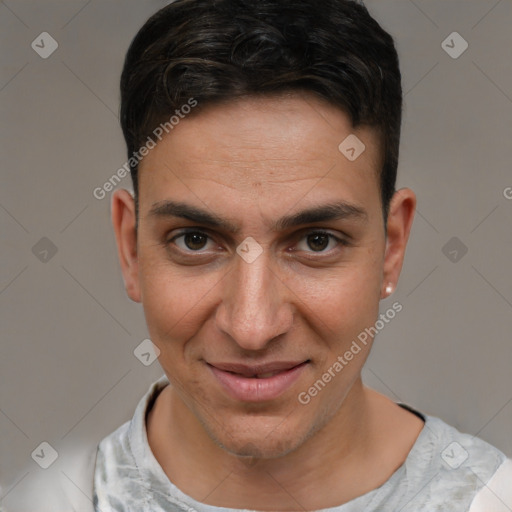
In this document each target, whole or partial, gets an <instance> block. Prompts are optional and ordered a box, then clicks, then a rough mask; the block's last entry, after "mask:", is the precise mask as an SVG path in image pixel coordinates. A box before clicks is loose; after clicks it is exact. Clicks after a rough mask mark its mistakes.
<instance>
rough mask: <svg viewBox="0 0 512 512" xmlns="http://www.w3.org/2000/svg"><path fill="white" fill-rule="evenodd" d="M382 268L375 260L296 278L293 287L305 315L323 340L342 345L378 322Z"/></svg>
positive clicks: (369, 259) (291, 286) (371, 259)
mask: <svg viewBox="0 0 512 512" xmlns="http://www.w3.org/2000/svg"><path fill="white" fill-rule="evenodd" d="M380 275H381V267H380V266H379V262H378V261H376V258H370V257H369V258H368V259H367V260H366V261H363V262H362V263H360V264H357V265H356V264H354V265H347V266H346V267H339V268H337V269H333V270H332V272H325V273H323V274H322V273H320V272H318V273H317V274H316V275H315V276H314V278H312V277H311V276H300V277H298V278H297V277H296V278H295V279H294V281H293V284H291V285H290V288H291V289H292V290H293V292H294V294H295V296H296V297H299V298H300V301H299V302H298V303H297V304H298V306H299V308H301V311H302V315H303V316H306V317H308V318H310V319H311V321H312V323H314V324H316V326H317V327H316V329H318V330H319V332H323V333H324V336H322V337H324V339H330V340H333V343H337V344H343V343H346V342H347V340H348V339H349V338H350V339H351V337H353V336H357V334H359V332H360V331H361V330H364V328H365V327H367V326H368V325H371V324H373V323H374V322H375V318H376V317H377V315H378V310H379V300H380Z"/></svg>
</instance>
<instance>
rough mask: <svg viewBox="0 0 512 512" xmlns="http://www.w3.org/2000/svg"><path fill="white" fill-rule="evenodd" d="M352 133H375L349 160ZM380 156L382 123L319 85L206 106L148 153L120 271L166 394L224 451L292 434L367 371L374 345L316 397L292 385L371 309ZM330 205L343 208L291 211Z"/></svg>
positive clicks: (318, 365) (321, 367)
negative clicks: (341, 104)
mask: <svg viewBox="0 0 512 512" xmlns="http://www.w3.org/2000/svg"><path fill="white" fill-rule="evenodd" d="M350 134H355V135H356V136H357V137H358V138H359V139H360V140H361V141H362V142H363V143H364V144H365V146H366V149H365V151H364V152H363V153H362V154H361V155H360V156H359V157H358V158H357V159H356V160H355V161H350V160H349V159H348V158H347V157H346V156H344V154H342V152H340V150H339V149H338V146H339V145H340V143H341V142H342V141H343V140H344V139H345V138H346V137H347V136H348V135H350ZM380 165H381V156H380V153H379V141H378V138H377V135H376V134H375V133H374V131H373V130H371V129H368V128H359V129H353V128H352V127H351V123H350V121H349V119H348V117H347V116H346V115H345V114H343V113H342V112H341V111H339V110H337V109H335V108H333V107H332V106H329V105H327V104H326V103H323V102H321V101H320V100H317V99H315V98H313V97H311V96H303V97H299V96H294V97H287V98H285V97H279V98H277V97H276V98H265V99H258V100H257V99H244V100H241V101H238V102H233V103H230V104H227V105H222V106H215V107H209V108H207V109H205V110H203V111H202V112H200V113H199V114H198V115H196V116H194V117H190V118H185V119H184V120H182V121H180V123H179V125H178V126H176V127H175V128H174V130H173V131H172V132H171V133H170V134H169V135H168V136H167V137H166V138H164V139H163V140H162V141H161V142H159V143H158V144H157V146H156V148H155V149H153V150H152V151H151V152H150V153H149V155H148V156H146V157H145V158H144V160H143V162H142V164H141V167H140V173H139V191H140V196H139V227H138V233H137V258H136V261H135V262H134V263H133V265H132V266H131V270H130V271H128V270H125V279H127V281H128V288H129V290H130V295H131V297H132V298H133V299H135V300H141V301H142V304H143V307H144V311H145V316H146V321H147V325H148V329H149V333H150V336H151V339H152V341H153V343H154V344H155V345H156V346H157V347H158V348H159V349H160V357H159V361H160V364H161V365H162V367H163V369H164V371H165V373H166V374H167V376H168V378H169V380H170V381H171V384H172V385H173V393H175V396H176V397H178V401H179V402H180V403H181V404H182V405H183V404H186V407H184V410H186V411H191V412H192V413H193V417H194V418H195V420H196V421H197V424H198V425H202V427H203V428H204V429H205V430H206V432H207V433H208V434H209V436H210V438H211V439H213V440H214V441H215V442H216V443H217V444H220V445H222V446H223V447H224V448H226V449H227V450H228V451H231V452H233V453H238V454H246V455H254V453H255V452H256V453H259V454H261V455H263V456H266V457H275V456H279V455H283V454H285V453H287V452H289V451H291V450H293V449H295V448H297V447H299V446H300V445H301V444H302V443H303V442H305V440H307V439H308V438H310V437H311V436H312V434H313V433H315V432H317V431H318V430H319V429H320V428H321V427H323V426H324V425H325V424H326V423H327V422H328V421H329V420H330V419H332V418H333V417H335V416H336V415H337V414H338V416H339V414H340V411H341V410H342V409H340V407H341V405H342V403H343V401H344V399H345V397H346V396H347V394H348V393H349V392H350V390H351V389H352V386H353V384H354V382H356V381H358V379H359V376H360V371H361V368H362V366H363V363H364V361H365V359H366V357H367V355H368V351H369V346H370V344H368V345H367V346H361V347H362V350H361V352H359V353H358V354H357V355H355V356H354V358H353V359H352V360H351V361H350V362H349V363H348V364H347V365H346V366H345V367H344V368H343V370H342V371H340V372H338V373H336V374H335V377H334V378H332V380H331V382H329V383H328V384H326V385H325V387H324V388H323V389H322V390H321V391H320V392H318V394H317V395H316V396H315V397H314V398H312V399H311V400H310V401H309V403H308V404H302V403H300V401H299V399H298V397H299V394H300V393H302V392H305V391H306V392H307V390H308V389H309V388H310V387H311V386H312V385H313V384H314V383H315V382H316V381H317V380H318V379H321V378H322V375H323V374H324V373H325V372H326V371H327V370H328V368H329V367H332V365H333V364H334V363H335V361H337V360H338V356H343V354H345V352H346V351H347V350H348V349H349V348H350V346H351V344H352V342H353V340H356V339H357V336H358V334H360V333H361V332H362V331H364V329H365V328H366V327H369V326H370V325H373V324H374V323H375V320H376V318H377V315H378V306H379V300H380V298H381V297H382V296H383V292H382V290H383V288H384V287H385V285H386V284H387V282H385V279H387V275H386V271H385V252H386V251H385V249H386V236H385V235H386V234H385V230H384V222H383V217H382V205H381V200H380V191H379V186H378V169H379V166H380ZM171 202H172V203H174V206H175V203H180V204H181V205H182V206H183V205H186V207H187V208H189V209H195V210H201V211H202V212H204V214H205V215H207V216H209V217H212V218H213V219H216V220H217V221H218V224H217V225H213V224H211V223H209V222H207V220H206V218H205V217H203V218H201V219H193V218H184V217H187V215H188V214H187V212H185V209H184V208H182V209H181V210H176V209H175V208H173V207H172V206H173V205H171ZM334 205H338V206H340V205H341V208H340V211H341V215H335V216H331V217H333V218H327V217H328V216H326V215H325V211H324V212H321V213H320V215H319V216H317V217H310V216H308V215H305V216H303V217H302V218H300V217H297V215H298V214H299V213H300V212H306V211H310V210H313V209H319V208H320V209H321V208H323V207H326V206H334ZM188 213H191V212H188ZM182 215H183V216H182ZM292 218H294V219H295V222H280V221H282V220H283V219H288V220H290V219H292ZM224 224H225V225H224ZM233 230H234V231H233ZM187 233H188V235H187ZM249 237H250V238H251V240H249V241H247V239H248V238H249ZM237 248H238V252H237ZM260 252H261V253H260ZM274 372H278V373H277V375H273V376H271V375H272V374H273V373H274ZM254 374H258V376H257V377H256V376H254Z"/></svg>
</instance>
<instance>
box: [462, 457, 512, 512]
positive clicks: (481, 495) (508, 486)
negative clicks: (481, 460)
mask: <svg viewBox="0 0 512 512" xmlns="http://www.w3.org/2000/svg"><path fill="white" fill-rule="evenodd" d="M511 509H512V459H506V460H505V461H504V462H503V463H502V464H501V466H500V467H499V468H498V469H497V471H496V473H494V475H493V476H492V477H491V479H490V480H489V481H488V482H487V483H486V484H485V485H484V486H483V487H482V489H481V490H480V491H479V492H478V494H477V495H476V496H475V499H474V500H473V502H472V503H471V508H470V509H469V512H509V511H510V510H511Z"/></svg>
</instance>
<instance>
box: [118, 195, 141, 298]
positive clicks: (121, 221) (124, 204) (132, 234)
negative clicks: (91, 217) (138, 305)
mask: <svg viewBox="0 0 512 512" xmlns="http://www.w3.org/2000/svg"><path fill="white" fill-rule="evenodd" d="M111 212H112V225H113V227H114V232H115V236H116V243H117V253H118V256H119V263H120V265H121V271H122V273H123V279H124V284H125V289H126V293H127V294H128V296H129V297H130V299H132V300H133V301H135V302H140V284H139V262H138V254H137V230H136V227H135V222H136V218H137V216H136V211H135V201H134V198H133V196H132V195H131V194H130V192H128V191H127V190H116V191H114V192H113V193H112V203H111Z"/></svg>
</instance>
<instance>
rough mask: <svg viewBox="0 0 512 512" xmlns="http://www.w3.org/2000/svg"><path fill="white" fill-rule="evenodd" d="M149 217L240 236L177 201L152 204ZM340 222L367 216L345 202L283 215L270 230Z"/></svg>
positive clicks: (230, 226) (229, 225) (212, 217)
mask: <svg viewBox="0 0 512 512" xmlns="http://www.w3.org/2000/svg"><path fill="white" fill-rule="evenodd" d="M149 216H151V217H180V218H182V219H187V220H190V221H192V222H197V223H198V224H204V225H207V226H211V227H213V228H219V229H224V230H225V231H228V232H231V233H233V234H235V235H236V234H238V233H239V232H240V228H239V227H237V226H236V225H234V224H232V223H231V222H229V221H228V220H226V219H222V218H221V217H218V216H217V215H215V214H213V213H210V212H208V211H206V210H203V209H201V208H198V207H196V206H192V205H190V204H187V203H182V202H178V201H161V202H159V203H156V204H154V205H153V207H152V208H151V210H150V211H149ZM343 219H355V220H359V221H367V220H368V214H367V212H366V210H365V209H364V208H362V207H360V206H357V205H354V204H350V203H346V202H338V203H330V204H325V205H319V206H314V207H312V208H307V209H306V210H302V211H300V212H297V213H293V214H291V215H285V216H284V217H282V218H280V219H278V220H277V221H276V222H274V223H273V225H272V226H271V228H272V230H274V231H283V230H285V229H288V228H291V227H295V226H300V225H303V224H310V223H314V222H326V221H333V220H343Z"/></svg>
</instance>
